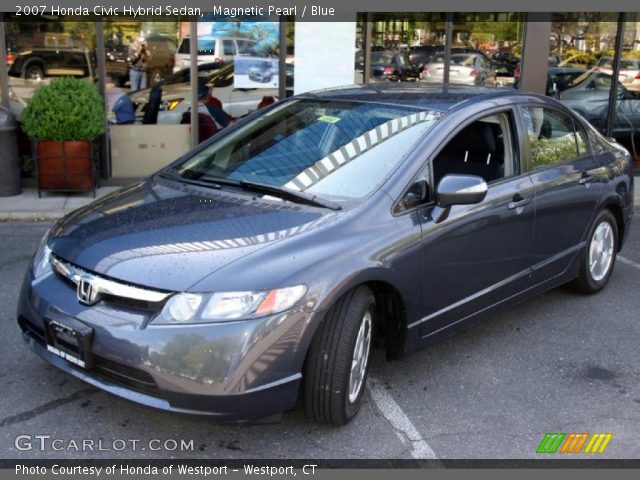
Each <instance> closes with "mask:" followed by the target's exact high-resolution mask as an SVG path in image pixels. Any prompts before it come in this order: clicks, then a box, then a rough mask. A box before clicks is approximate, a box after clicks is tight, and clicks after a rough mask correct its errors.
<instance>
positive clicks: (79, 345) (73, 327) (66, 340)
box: [45, 318, 93, 368]
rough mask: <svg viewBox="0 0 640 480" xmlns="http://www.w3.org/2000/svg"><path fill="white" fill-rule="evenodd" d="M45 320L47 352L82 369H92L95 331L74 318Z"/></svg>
mask: <svg viewBox="0 0 640 480" xmlns="http://www.w3.org/2000/svg"><path fill="white" fill-rule="evenodd" d="M45 320H46V322H45V323H46V338H47V350H48V351H49V352H51V353H53V354H54V355H57V356H59V357H61V358H64V359H65V360H67V361H68V362H70V363H72V364H74V365H77V366H79V367H81V368H91V366H92V363H93V359H92V355H91V339H92V337H93V329H92V328H91V327H89V326H87V325H85V324H84V323H82V322H79V321H78V320H75V319H73V318H64V319H58V318H56V319H52V318H47V319H45Z"/></svg>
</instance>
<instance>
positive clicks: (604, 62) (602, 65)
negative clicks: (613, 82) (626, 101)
mask: <svg viewBox="0 0 640 480" xmlns="http://www.w3.org/2000/svg"><path fill="white" fill-rule="evenodd" d="M595 70H596V71H598V72H602V73H606V74H607V75H613V57H607V56H604V57H600V59H599V60H598V62H597V63H596V65H595ZM618 80H619V81H620V82H621V83H622V85H624V86H625V87H626V88H627V89H629V90H640V58H621V59H620V72H619V74H618Z"/></svg>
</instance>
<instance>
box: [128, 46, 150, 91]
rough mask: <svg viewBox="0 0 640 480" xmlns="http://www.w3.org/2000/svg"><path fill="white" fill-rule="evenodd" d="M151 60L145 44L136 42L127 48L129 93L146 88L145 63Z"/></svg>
mask: <svg viewBox="0 0 640 480" xmlns="http://www.w3.org/2000/svg"><path fill="white" fill-rule="evenodd" d="M149 58H151V54H150V53H149V49H148V47H147V43H146V42H144V41H140V40H136V41H135V42H134V43H133V44H132V45H131V46H130V47H129V82H130V83H131V91H132V92H134V91H136V90H142V89H144V88H147V62H148V61H149Z"/></svg>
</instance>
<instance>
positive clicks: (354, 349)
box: [303, 286, 375, 425]
mask: <svg viewBox="0 0 640 480" xmlns="http://www.w3.org/2000/svg"><path fill="white" fill-rule="evenodd" d="M374 320H375V300H374V296H373V293H372V292H371V290H370V289H369V288H368V287H366V286H361V287H358V288H357V289H355V290H352V291H351V292H349V293H347V294H346V295H345V296H344V297H342V298H341V299H340V300H339V301H338V302H337V303H336V304H335V305H334V306H333V307H332V308H331V309H330V310H329V311H328V312H327V315H326V317H325V319H324V321H323V322H322V325H320V327H319V329H318V332H317V333H316V336H315V337H314V339H313V342H312V343H311V347H310V349H309V354H308V357H307V362H306V364H305V369H304V392H303V395H304V406H305V411H306V413H307V415H308V416H310V417H312V418H314V419H315V420H318V421H320V422H323V423H329V424H333V425H344V424H346V423H348V422H349V421H350V420H351V419H352V418H353V417H354V416H355V415H356V414H357V413H358V410H359V409H360V404H361V403H362V397H363V395H364V386H365V382H366V379H367V372H368V369H369V354H370V351H371V340H372V336H373V324H374Z"/></svg>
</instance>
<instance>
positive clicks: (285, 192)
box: [198, 175, 342, 210]
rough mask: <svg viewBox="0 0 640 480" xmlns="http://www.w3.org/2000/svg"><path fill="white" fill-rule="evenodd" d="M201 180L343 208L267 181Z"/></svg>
mask: <svg viewBox="0 0 640 480" xmlns="http://www.w3.org/2000/svg"><path fill="white" fill-rule="evenodd" d="M198 181H201V182H210V183H211V184H214V185H219V186H222V185H230V186H233V187H239V188H242V189H243V190H246V191H249V192H259V193H266V194H268V195H272V196H274V197H278V198H282V199H283V200H289V201H292V202H296V203H304V204H307V205H312V206H314V207H322V208H328V209H330V210H342V205H340V204H338V203H336V202H332V201H330V200H326V199H324V198H320V197H318V196H317V195H312V194H310V193H305V192H298V191H296V190H290V189H288V188H284V187H278V186H277V185H267V184H266V183H259V182H250V181H248V180H234V179H232V178H223V177H215V176H211V175H203V176H202V177H200V178H198Z"/></svg>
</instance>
